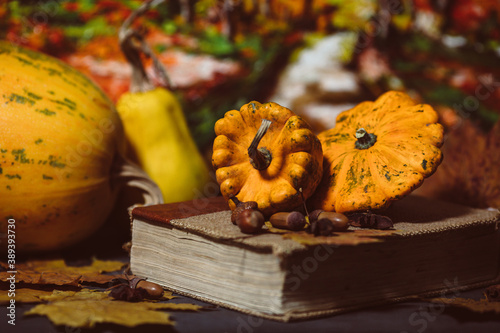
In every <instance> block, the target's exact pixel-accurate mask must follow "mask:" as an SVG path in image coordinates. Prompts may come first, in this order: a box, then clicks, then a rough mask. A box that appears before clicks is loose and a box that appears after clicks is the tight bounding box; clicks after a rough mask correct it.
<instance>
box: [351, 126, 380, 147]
mask: <svg viewBox="0 0 500 333" xmlns="http://www.w3.org/2000/svg"><path fill="white" fill-rule="evenodd" d="M354 136H355V137H356V139H357V140H356V143H355V147H356V148H357V149H368V148H370V147H371V146H373V145H374V144H375V142H377V136H376V135H375V134H373V133H368V132H367V131H366V130H365V129H364V128H359V129H358V130H357V131H356V134H355V135H354Z"/></svg>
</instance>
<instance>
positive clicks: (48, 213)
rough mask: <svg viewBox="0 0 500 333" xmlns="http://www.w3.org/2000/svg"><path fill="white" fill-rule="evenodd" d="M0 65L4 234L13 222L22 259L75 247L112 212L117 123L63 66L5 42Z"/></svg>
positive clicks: (89, 87)
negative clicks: (23, 254) (28, 254)
mask: <svg viewBox="0 0 500 333" xmlns="http://www.w3.org/2000/svg"><path fill="white" fill-rule="evenodd" d="M0 63H1V64H2V66H0V92H1V93H0V113H1V118H2V119H1V123H0V129H1V131H0V231H1V232H2V233H3V232H6V231H7V223H8V220H9V219H13V220H15V228H16V229H15V232H16V250H17V251H30V252H34V251H41V250H54V249H59V248H62V247H64V246H67V245H70V244H74V243H75V242H78V241H80V240H82V239H84V238H85V237H87V236H88V235H90V234H91V233H92V232H94V231H95V230H96V229H97V228H98V227H99V226H100V225H101V224H102V223H103V222H104V221H105V219H106V218H107V216H108V214H109V212H110V211H111V209H112V207H113V205H114V201H115V198H116V194H117V193H116V189H114V188H113V183H112V179H110V175H111V167H112V164H113V159H114V158H115V156H116V154H117V151H118V150H119V149H121V148H120V147H121V146H122V145H123V142H124V137H123V132H122V129H121V122H120V119H119V116H118V114H117V113H116V112H115V110H114V107H113V105H112V103H111V102H110V100H109V99H108V98H107V97H106V96H105V95H104V94H103V93H102V92H101V90H99V89H98V88H97V87H96V86H95V85H94V84H93V83H92V82H91V81H89V80H88V79H87V78H86V77H84V76H83V75H82V74H80V73H79V72H77V71H76V70H74V69H73V68H71V67H70V66H68V65H66V64H64V63H62V62H60V61H59V60H57V59H54V58H52V57H49V56H46V55H43V54H41V53H38V52H33V51H29V50H26V49H23V48H19V47H15V46H13V45H12V44H8V43H6V42H0Z"/></svg>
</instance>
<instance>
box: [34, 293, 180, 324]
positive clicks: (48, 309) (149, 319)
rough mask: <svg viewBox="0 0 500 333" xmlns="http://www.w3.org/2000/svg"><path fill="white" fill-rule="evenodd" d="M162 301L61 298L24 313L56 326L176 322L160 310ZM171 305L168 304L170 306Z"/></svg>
mask: <svg viewBox="0 0 500 333" xmlns="http://www.w3.org/2000/svg"><path fill="white" fill-rule="evenodd" d="M157 305H162V303H129V302H123V301H111V300H103V301H97V302H96V301H94V300H77V301H70V300H68V301H59V302H54V303H49V304H39V305H37V306H35V307H34V308H32V309H31V310H29V311H27V312H25V313H24V314H25V315H27V316H29V315H43V316H47V317H48V318H49V319H50V321H52V322H53V323H54V324H55V325H66V326H71V327H81V328H92V327H94V326H95V325H96V324H98V323H112V324H118V325H123V326H128V327H134V326H137V325H142V324H162V325H173V324H174V322H173V321H172V320H171V319H170V316H169V314H168V313H165V312H160V311H156V310H161V309H162V308H161V307H158V306H157ZM167 308H168V307H167Z"/></svg>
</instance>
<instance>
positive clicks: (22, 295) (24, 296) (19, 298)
mask: <svg viewBox="0 0 500 333" xmlns="http://www.w3.org/2000/svg"><path fill="white" fill-rule="evenodd" d="M51 294H52V291H48V290H38V289H30V288H17V289H16V290H15V296H13V297H11V296H9V292H8V291H7V290H2V292H1V293H0V304H8V303H9V302H10V300H11V299H14V300H15V301H16V303H40V302H41V301H42V300H41V299H40V297H42V296H47V295H51Z"/></svg>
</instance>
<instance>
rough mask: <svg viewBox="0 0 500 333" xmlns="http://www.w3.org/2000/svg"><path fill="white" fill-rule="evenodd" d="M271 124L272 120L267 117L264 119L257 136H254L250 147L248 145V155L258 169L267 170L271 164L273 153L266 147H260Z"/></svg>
mask: <svg viewBox="0 0 500 333" xmlns="http://www.w3.org/2000/svg"><path fill="white" fill-rule="evenodd" d="M269 126H271V121H270V120H267V119H262V123H261V124H260V127H259V129H258V130H257V133H256V134H255V137H254V138H253V141H252V143H251V144H250V147H248V157H250V163H251V164H252V165H253V167H254V168H255V169H257V170H265V169H267V167H268V166H269V164H271V153H270V152H269V150H267V149H266V148H264V147H262V148H258V149H257V147H258V146H259V143H260V140H262V138H263V137H264V135H265V134H266V132H267V130H268V129H269Z"/></svg>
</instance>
